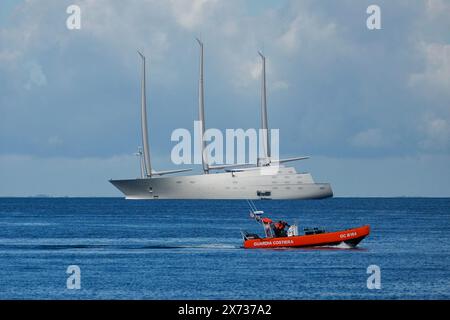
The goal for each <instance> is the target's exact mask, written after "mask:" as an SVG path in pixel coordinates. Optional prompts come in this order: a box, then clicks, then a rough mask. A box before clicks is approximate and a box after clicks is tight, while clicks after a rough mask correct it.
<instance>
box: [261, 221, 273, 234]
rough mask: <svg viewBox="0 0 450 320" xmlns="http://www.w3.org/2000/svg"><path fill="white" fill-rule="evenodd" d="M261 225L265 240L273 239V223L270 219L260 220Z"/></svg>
mask: <svg viewBox="0 0 450 320" xmlns="http://www.w3.org/2000/svg"><path fill="white" fill-rule="evenodd" d="M261 222H262V225H263V227H264V233H265V234H266V237H267V238H273V222H272V219H270V218H261Z"/></svg>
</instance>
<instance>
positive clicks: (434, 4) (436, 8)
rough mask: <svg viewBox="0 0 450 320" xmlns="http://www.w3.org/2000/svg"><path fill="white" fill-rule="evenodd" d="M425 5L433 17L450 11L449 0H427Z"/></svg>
mask: <svg viewBox="0 0 450 320" xmlns="http://www.w3.org/2000/svg"><path fill="white" fill-rule="evenodd" d="M425 7H426V10H427V13H428V14H429V15H430V16H431V17H435V16H439V15H447V14H448V13H449V12H450V2H449V1H448V0H426V1H425Z"/></svg>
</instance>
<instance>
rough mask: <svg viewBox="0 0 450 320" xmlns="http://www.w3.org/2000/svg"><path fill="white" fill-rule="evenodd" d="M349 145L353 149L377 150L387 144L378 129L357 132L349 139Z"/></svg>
mask: <svg viewBox="0 0 450 320" xmlns="http://www.w3.org/2000/svg"><path fill="white" fill-rule="evenodd" d="M350 143H351V144H352V145H353V146H355V147H363V148H379V147H384V146H386V145H388V144H389V142H388V140H387V139H386V138H385V137H384V135H383V132H382V131H381V130H380V129H378V128H371V129H367V130H365V131H361V132H358V133H357V134H355V135H354V136H353V137H352V138H351V139H350Z"/></svg>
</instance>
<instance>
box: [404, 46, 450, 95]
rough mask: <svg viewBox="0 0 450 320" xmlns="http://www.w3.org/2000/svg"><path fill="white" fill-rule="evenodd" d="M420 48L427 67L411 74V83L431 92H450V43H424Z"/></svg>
mask: <svg viewBox="0 0 450 320" xmlns="http://www.w3.org/2000/svg"><path fill="white" fill-rule="evenodd" d="M419 50H420V51H421V52H422V55H423V59H424V62H425V67H424V70H423V71H422V72H420V73H414V74H411V75H410V78H409V84H410V85H411V86H413V87H419V88H421V89H422V90H425V91H426V92H429V93H430V94H433V93H435V92H441V93H447V94H450V44H442V43H422V44H421V45H420V47H419Z"/></svg>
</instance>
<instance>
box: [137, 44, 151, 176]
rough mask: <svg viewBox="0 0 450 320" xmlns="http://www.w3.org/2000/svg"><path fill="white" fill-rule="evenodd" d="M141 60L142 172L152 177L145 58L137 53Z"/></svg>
mask: <svg viewBox="0 0 450 320" xmlns="http://www.w3.org/2000/svg"><path fill="white" fill-rule="evenodd" d="M138 54H139V55H140V56H141V58H142V79H141V130H142V146H143V149H144V167H145V168H144V169H145V170H144V171H145V175H146V176H147V177H151V176H152V166H151V164H150V148H149V144H148V129H147V97H146V95H145V90H146V86H145V56H144V55H143V54H142V53H141V52H140V51H138Z"/></svg>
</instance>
